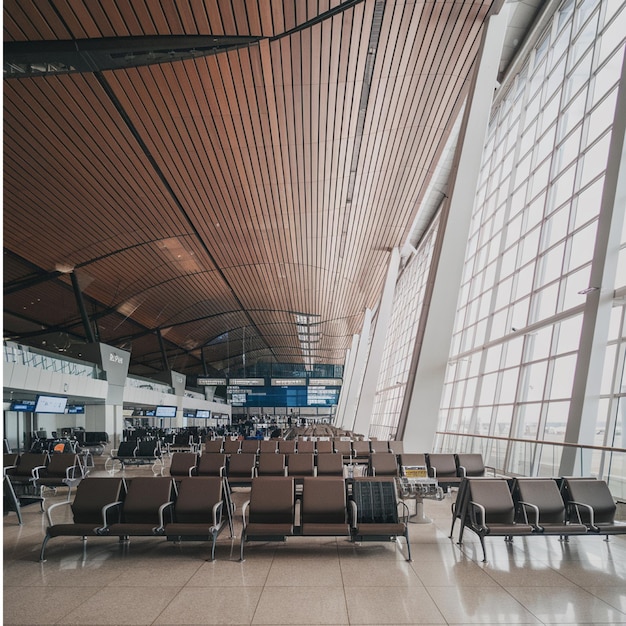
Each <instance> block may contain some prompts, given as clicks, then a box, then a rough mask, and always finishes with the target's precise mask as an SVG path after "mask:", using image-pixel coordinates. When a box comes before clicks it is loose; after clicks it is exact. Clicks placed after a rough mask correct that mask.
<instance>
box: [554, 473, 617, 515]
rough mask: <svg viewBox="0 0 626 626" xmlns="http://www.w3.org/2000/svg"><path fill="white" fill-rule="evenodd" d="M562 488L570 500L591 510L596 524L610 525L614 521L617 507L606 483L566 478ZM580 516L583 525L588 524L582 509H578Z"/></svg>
mask: <svg viewBox="0 0 626 626" xmlns="http://www.w3.org/2000/svg"><path fill="white" fill-rule="evenodd" d="M564 486H565V493H567V494H568V497H569V499H570V500H572V501H574V502H581V503H583V504H588V505H589V506H590V507H592V508H593V516H594V522H595V523H596V524H612V523H613V522H614V521H615V512H616V510H617V505H616V504H615V500H614V499H613V496H612V494H611V491H610V490H609V486H608V485H607V483H606V481H604V480H593V479H581V480H576V479H575V478H566V479H565V485H564ZM580 516H581V520H582V521H583V523H588V522H589V516H588V515H587V514H586V512H585V511H584V509H580Z"/></svg>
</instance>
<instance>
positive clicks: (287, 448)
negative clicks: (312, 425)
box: [278, 439, 296, 454]
mask: <svg viewBox="0 0 626 626" xmlns="http://www.w3.org/2000/svg"><path fill="white" fill-rule="evenodd" d="M278 451H279V452H280V453H281V454H293V453H294V452H295V451H296V441H295V439H279V440H278Z"/></svg>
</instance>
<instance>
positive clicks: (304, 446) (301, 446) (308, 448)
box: [297, 439, 315, 454]
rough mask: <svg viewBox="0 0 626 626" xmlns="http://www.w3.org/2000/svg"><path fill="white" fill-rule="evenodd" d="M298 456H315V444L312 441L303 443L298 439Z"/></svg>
mask: <svg viewBox="0 0 626 626" xmlns="http://www.w3.org/2000/svg"><path fill="white" fill-rule="evenodd" d="M297 450H298V454H313V453H315V442H314V441H311V440H307V441H303V440H302V439H298V445H297Z"/></svg>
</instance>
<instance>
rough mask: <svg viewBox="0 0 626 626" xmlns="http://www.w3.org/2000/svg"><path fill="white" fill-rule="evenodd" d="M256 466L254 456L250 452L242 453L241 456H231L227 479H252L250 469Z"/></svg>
mask: <svg viewBox="0 0 626 626" xmlns="http://www.w3.org/2000/svg"><path fill="white" fill-rule="evenodd" d="M255 465H256V454H252V453H250V452H242V453H241V454H233V455H232V456H231V457H230V461H229V462H228V476H229V477H235V476H238V477H243V478H246V477H249V478H252V469H253V468H254V466H255Z"/></svg>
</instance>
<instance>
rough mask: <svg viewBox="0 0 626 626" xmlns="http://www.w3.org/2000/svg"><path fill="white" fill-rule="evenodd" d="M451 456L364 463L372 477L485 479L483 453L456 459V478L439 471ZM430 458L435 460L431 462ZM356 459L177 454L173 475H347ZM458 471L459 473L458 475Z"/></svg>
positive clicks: (389, 457)
mask: <svg viewBox="0 0 626 626" xmlns="http://www.w3.org/2000/svg"><path fill="white" fill-rule="evenodd" d="M439 456H447V455H424V454H400V455H395V454H375V453H371V454H370V455H368V456H367V457H366V458H365V459H364V460H363V464H364V465H365V463H367V467H366V472H367V474H368V475H369V476H392V477H397V476H401V475H402V472H403V470H402V468H403V467H423V468H424V469H425V470H426V471H427V475H429V476H431V477H436V478H438V481H439V482H440V485H441V486H443V487H446V486H448V485H458V482H460V480H461V478H462V477H463V476H484V475H485V471H486V468H485V465H484V463H483V460H482V456H481V455H480V454H461V455H454V456H453V455H450V456H453V463H456V464H458V465H455V473H454V476H449V475H448V474H447V473H446V472H441V473H439V472H438V471H437V467H438V466H437V465H436V463H437V462H438V457H439ZM429 459H431V461H430V463H429ZM351 462H353V459H352V458H350V457H348V459H346V457H344V456H343V455H342V454H340V453H329V454H317V455H315V454H313V453H303V452H300V453H293V454H282V453H274V452H272V453H262V452H261V453H259V454H255V453H251V452H239V453H238V454H233V455H227V454H225V453H216V452H205V453H204V454H203V455H201V456H200V455H198V454H193V453H192V454H189V453H184V452H176V453H174V454H173V455H172V459H171V465H170V475H172V476H203V475H206V476H212V475H213V476H219V475H228V476H229V477H231V476H232V477H237V478H241V479H247V480H248V481H249V480H250V479H251V478H253V477H254V476H281V475H283V476H288V475H292V476H314V475H315V476H343V475H344V473H346V472H345V469H344V468H345V465H346V463H348V464H349V463H351ZM457 472H458V474H457ZM240 482H241V481H240Z"/></svg>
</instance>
